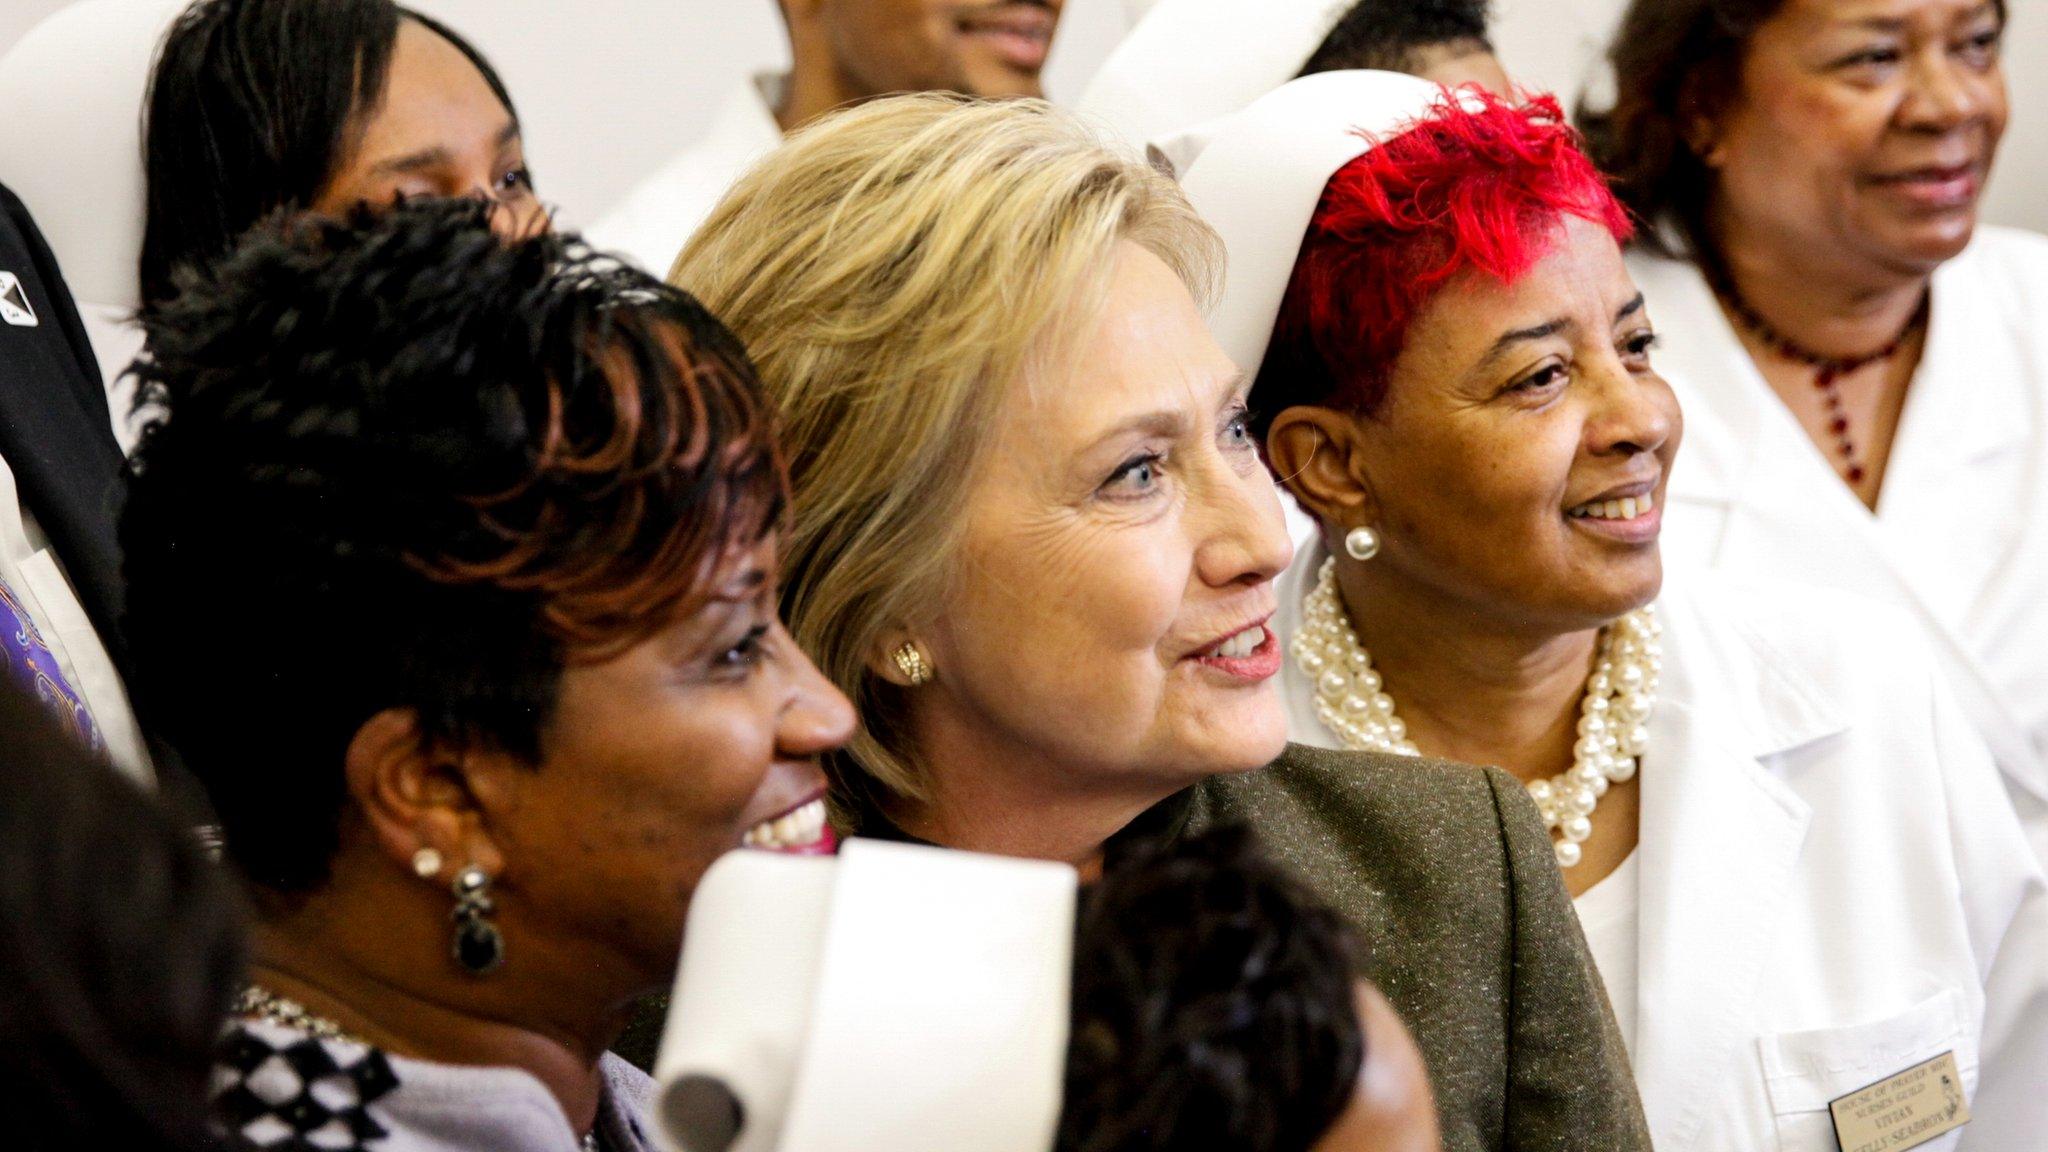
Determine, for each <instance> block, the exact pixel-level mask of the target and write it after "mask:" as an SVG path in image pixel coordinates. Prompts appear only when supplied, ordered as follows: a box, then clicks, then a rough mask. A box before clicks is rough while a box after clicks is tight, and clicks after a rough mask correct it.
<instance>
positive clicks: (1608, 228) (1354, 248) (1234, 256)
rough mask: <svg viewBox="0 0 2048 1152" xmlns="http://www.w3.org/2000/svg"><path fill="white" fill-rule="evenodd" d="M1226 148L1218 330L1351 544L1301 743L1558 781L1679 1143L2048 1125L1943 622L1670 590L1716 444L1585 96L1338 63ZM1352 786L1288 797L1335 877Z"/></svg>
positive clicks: (1341, 554)
mask: <svg viewBox="0 0 2048 1152" xmlns="http://www.w3.org/2000/svg"><path fill="white" fill-rule="evenodd" d="M1361 127H1363V128H1365V129H1366V130H1365V131H1361V130H1360V129H1361ZM1198 146H1199V147H1201V150H1200V152H1199V155H1198V157H1197V158H1196V159H1195V160H1194V161H1193V163H1192V165H1191V167H1190V168H1189V169H1188V171H1187V172H1186V174H1185V178H1184V183H1185V185H1186V187H1187V190H1188V193H1189V197H1190V199H1192V200H1193V201H1194V202H1195V204H1196V205H1197V207H1198V208H1199V209H1200V210H1202V211H1203V212H1204V214H1205V215H1206V216H1207V217H1208V218H1209V219H1210V221H1211V222H1212V223H1213V224H1215V225H1216V227H1217V229H1218V230H1219V231H1220V232H1221V233H1222V234H1223V236H1224V239H1225V242H1226V244H1227V245H1228V247H1229V250H1230V257H1231V282H1230V284H1229V286H1228V288H1227V289H1226V294H1225V300H1224V303H1223V304H1222V306H1221V307H1220V309H1219V310H1218V315H1217V317H1216V319H1215V325H1216V327H1217V329H1218V334H1219V336H1220V337H1221V338H1222V340H1223V343H1224V345H1225V348H1226V349H1227V350H1228V351H1230V352H1231V353H1232V354H1233V355H1234V356H1235V357H1236V358H1237V359H1238V361H1239V363H1240V364H1242V365H1245V366H1247V367H1256V368H1257V373H1258V374H1257V383H1256V385H1255V387H1254V390H1253V404H1254V407H1255V408H1257V409H1260V410H1263V411H1264V412H1266V413H1268V414H1269V417H1268V418H1267V419H1266V420H1265V421H1264V423H1263V424H1262V426H1261V429H1260V431H1261V433H1262V434H1263V436H1264V440H1265V444H1266V447H1267V450H1268V455H1269V460H1270V462H1271V464H1272V466H1273V467H1274V469H1275V470H1276V471H1277V472H1278V473H1279V475H1280V476H1281V477H1283V478H1284V480H1285V482H1286V484H1287V487H1288V488H1289V489H1290V490H1291V492H1292V493H1293V495H1294V496H1295V498H1296V499H1297V500H1299V501H1300V502H1301V504H1302V505H1303V506H1304V508H1305V509H1306V510H1307V511H1308V512H1309V513H1310V514H1311V515H1312V516H1313V517H1314V518H1315V519H1316V520H1317V521H1318V524H1319V526H1320V529H1321V541H1320V544H1319V545H1317V546H1312V547H1310V548H1307V549H1304V551H1303V554H1302V555H1301V556H1300V557H1299V558H1298V559H1297V561H1296V565H1295V567H1294V568H1293V569H1292V570H1291V571H1290V573H1289V575H1288V577H1286V578H1285V579H1283V581H1282V589H1281V593H1280V595H1281V615H1280V617H1278V618H1276V624H1279V625H1281V626H1282V628H1283V630H1284V633H1285V634H1286V635H1287V636H1288V639H1289V644H1290V654H1291V657H1292V660H1291V663H1290V667H1289V668H1288V669H1287V671H1286V672H1285V673H1284V674H1283V675H1284V691H1285V693H1286V694H1287V696H1288V698H1289V708H1290V733H1289V734H1290V736H1291V737H1292V739H1294V740H1296V741H1299V742H1302V743H1308V744H1316V745H1322V746H1325V747H1335V748H1372V749H1383V750H1394V751H1400V752H1406V753H1410V754H1414V753H1418V752H1420V753H1425V754H1427V755H1430V756H1434V757H1441V758H1446V759H1453V760H1464V761H1468V762H1472V763H1479V764H1495V765H1499V766H1501V767H1504V768H1506V769H1508V770H1509V771H1511V772H1513V773H1514V774H1515V775H1516V776H1518V777H1519V778H1521V779H1522V780H1523V781H1524V782H1525V783H1526V785H1527V787H1528V790H1529V792H1530V794H1531V795H1532V796H1533V797H1534V798H1535V799H1536V801H1537V803H1538V804H1539V806H1540V807H1541V808H1542V809H1543V812H1544V815H1545V818H1546V820H1547V822H1548V823H1549V824H1550V826H1551V828H1552V835H1553V838H1554V843H1555V850H1556V856H1557V862H1558V864H1559V865H1560V866H1561V867H1562V869H1563V875H1564V880H1565V883H1566V885H1567V887H1568V888H1569V890H1570V891H1571V893H1572V894H1573V896H1574V897H1575V902H1576V904H1577V906H1578V910H1579V914H1580V920H1581V923H1582V925H1583V927H1584V929H1585V932H1586V935H1587V937H1588V942H1589V943H1590V944H1591V946H1592V951H1593V955H1594V958H1595V960H1596V962H1597V964H1598V967H1599V969H1600V971H1601V974H1602V976H1603V977H1604V978H1605V980H1606V982H1607V986H1608V990H1609V993H1610V996H1611V1000H1612V1002H1613V1005H1614V1007H1615V1009H1616V1016H1617V1019H1618V1021H1619V1023H1620V1025H1621V1030H1622V1032H1623V1035H1624V1037H1625V1038H1626V1039H1627V1040H1628V1041H1629V1044H1630V1049H1631V1052H1632V1056H1633V1061H1632V1062H1633V1064H1634V1067H1635V1072H1636V1078H1637V1083H1638V1084H1639V1086H1640V1087H1641V1089H1642V1093H1643V1102H1644V1108H1645V1111H1646V1112H1647V1114H1648V1116H1649V1121H1650V1128H1651V1133H1652V1135H1653V1137H1654V1139H1655V1143H1656V1146H1657V1147H1658V1148H1659V1149H1663V1150H1691V1149H1699V1150H1705V1149H1726V1148H1755V1147H1765V1146H1769V1147H1776V1148H1787V1149H1812V1150H1815V1152H1819V1150H1820V1149H1832V1148H1834V1147H1835V1146H1836V1145H1835V1141H1836V1140H1837V1139H1838V1138H1840V1139H1841V1141H1842V1143H1843V1144H1844V1145H1845V1146H1855V1145H1854V1144H1852V1142H1851V1140H1850V1138H1849V1136H1850V1130H1849V1129H1846V1128H1845V1129H1843V1130H1841V1132H1839V1133H1838V1132H1837V1130H1836V1128H1835V1127H1834V1125H1833V1124H1832V1123H1831V1116H1830V1112H1829V1110H1828V1103H1829V1101H1831V1100H1835V1099H1837V1098H1840V1097H1843V1096H1845V1095H1847V1094H1850V1093H1853V1092H1856V1091H1857V1090H1859V1089H1862V1088H1864V1087H1866V1086H1867V1085H1870V1084H1872V1083H1873V1082H1876V1081H1881V1080H1885V1079H1886V1078H1888V1077H1891V1076H1893V1075H1894V1074H1897V1073H1901V1072H1907V1071H1909V1070H1915V1069H1926V1070H1927V1071H1926V1073H1925V1075H1926V1077H1927V1079H1928V1082H1929V1083H1930V1084H1932V1083H1940V1082H1944V1081H1942V1080H1941V1077H1944V1076H1945V1077H1947V1080H1946V1081H1945V1083H1946V1084H1948V1085H1951V1086H1953V1088H1954V1090H1955V1092H1954V1093H1953V1094H1952V1095H1956V1096H1958V1097H1967V1098H1968V1101H1969V1105H1970V1109H1971V1110H1972V1111H1973V1112H1974V1116H1975V1119H1974V1120H1973V1121H1971V1129H1970V1132H1971V1135H1969V1136H1965V1137H1958V1136H1953V1135H1951V1136H1941V1137H1940V1139H1939V1140H1938V1141H1937V1142H1936V1143H1933V1144H1930V1145H1928V1146H1929V1147H1940V1148H1952V1147H1956V1146H1957V1144H1956V1141H1957V1140H1958V1139H1959V1138H1960V1139H1964V1140H1975V1141H1978V1143H1977V1144H1976V1145H1975V1146H1978V1147H1985V1148H2017V1147H2021V1146H2023V1145H2025V1144H2028V1143H2029V1142H2030V1140H2031V1138H2029V1139H2026V1140H2023V1139H2020V1136H2019V1134H2020V1133H2022V1132H2031V1133H2034V1134H2036V1135H2038V1133H2039V1132H2041V1131H2048V1115H2044V1113H2043V1111H2042V1109H2043V1107H2044V1103H2043V1100H2042V1097H2043V1095H2044V1094H2043V1093H2041V1092H2040V1091H2039V1086H2040V1085H2041V1084H2042V1083H2044V1082H2048V1079H2044V1078H2048V885H2044V882H2043V879H2042V876H2041V874H2040V872H2039V870H2038V868H2037V866H2036V865H2034V863H2033V862H2032V859H2031V857H2030V854H2029V853H2028V851H2027V848H2026V843H2025V840H2024V837H2023V834H2022V832H2021V829H2020V825H2019V822H2018V819H2017V817H2016V816H2015V815H2014V813H2013V811H2012V808H2011V806H2010V805H2009V804H2008V803H2007V801H2006V799H2005V796H2004V794H2003V791H2002V789H2001V787H2000V784H1999V779H1998V775H1997V771H1996V769H1995V768H1994V767H1993V765H1992V763H1991V760H1990V757H1989V755H1988V753H1987V751H1986V749H1985V747H1984V745H1983V742H1982V741H1981V739H1980V738H1979V737H1978V736H1977V735H1976V733H1975V731H1974V729H1973V728H1972V727H1971V725H1970V724H1969V722H1968V721H1967V720H1966V719H1965V718H1964V717H1963V716H1962V714H1961V712H1960V710H1959V708H1958V707H1957V705H1956V704H1955V703H1954V701H1953V700H1952V699H1951V697H1950V695H1949V693H1948V691H1947V690H1946V688H1945V687H1944V686H1943V685H1941V684H1940V683H1938V682H1937V681H1936V679H1935V677H1934V675H1933V674H1932V672H1931V671H1930V669H1929V666H1928V662H1927V660H1926V659H1925V654H1924V652H1923V651H1922V647H1921V643H1920V641H1919V640H1918V639H1917V638H1916V635H1915V633H1914V632H1913V630H1912V628H1911V626H1910V624H1909V623H1907V622H1905V621H1903V620H1900V619H1897V618H1895V617H1893V616H1892V615H1888V614H1886V612H1885V611H1884V610H1882V609H1876V608H1873V607H1868V606H1864V607H1845V606H1844V605H1842V604H1841V602H1840V601H1839V599H1822V598H1815V597H1809V596H1807V595H1805V594H1803V593H1800V592H1797V591H1794V590H1791V589H1788V588H1785V587H1782V586H1771V585H1763V586H1737V585H1723V584H1718V583H1712V584H1710V583H1707V582H1706V581H1704V580H1703V581H1701V582H1700V583H1699V584H1697V585H1696V586H1692V587H1689V588H1686V589H1684V590H1682V591H1679V590H1674V591H1672V592H1670V593H1664V590H1663V588H1662V584H1663V572H1662V565H1661V560H1660V557H1659V552H1658V534H1659V528H1660V523H1661V521H1660V518H1661V515H1662V508H1663V504H1664V492H1665V485H1666V481H1667V478H1668V477H1669V475H1670V471H1671V468H1672V465H1673V463H1674V461H1675V459H1676V457H1677V454H1678V446H1679V440H1680V434H1681V430H1682V426H1683V422H1682V419H1681V414H1680V411H1679V408H1678V405H1677V403H1676V401H1675V400H1674V399H1673V395H1672V392H1671V390H1670V388H1668V387H1667V386H1666V385H1665V383H1664V381H1663V380H1662V379H1661V378H1659V377H1658V375H1657V374H1656V372H1655V370H1654V369H1653V368H1652V366H1651V360H1650V350H1651V348H1652V346H1653V345H1654V343H1655V335H1654V332H1653V330H1652V327H1651V324H1650V318H1649V316H1648V315H1647V314H1646V312H1645V309H1644V303H1643V297H1642V295H1641V293H1639V292H1638V291H1637V290H1636V288H1635V285H1634V284H1633V283H1632V282H1631V281H1630V278H1629V274H1628V271H1627V268H1626V267H1625V266H1624V264H1623V262H1622V253H1621V244H1622V242H1623V241H1624V240H1626V239H1627V238H1628V236H1629V224H1628V220H1627V217H1626V215H1625V214H1624V213H1623V211H1622V210H1621V208H1620V207H1619V206H1618V205H1617V203H1616V201H1615V200H1614V198H1613V197H1612V196H1611V195H1610V194H1609V192H1608V191H1607V188H1606V186H1605V185H1604V183H1603V182H1602V181H1601V179H1600V177H1599V175H1598V174H1597V173H1596V172H1595V171H1594V169H1593V167H1592V165H1591V163H1590V162H1589V161H1588V160H1587V159H1586V157H1585V156H1584V155H1583V154H1582V153H1581V152H1580V150H1579V147H1578V142H1577V138H1576V136H1575V135H1574V133H1573V132H1572V131H1571V129H1570V128H1569V127H1568V126H1567V125H1566V124H1565V122H1564V120H1563V116H1562V114H1561V112H1560V110H1559V109H1558V107H1557V106H1556V104H1555V103H1554V102H1552V101H1549V100H1535V101H1533V102H1531V103H1529V104H1527V105H1513V104H1509V103H1505V102H1502V101H1500V100H1498V99H1495V98H1491V97H1486V96H1483V95H1480V94H1478V93H1477V92H1475V91H1472V90H1465V91H1463V92H1461V93H1460V94H1458V95H1456V96H1446V95H1443V94H1441V92H1440V91H1439V90H1433V89H1426V88H1425V87H1417V86H1405V85H1401V84H1395V83H1393V78H1392V77H1385V76H1378V75H1375V74H1371V73H1350V74H1332V75H1328V76H1319V77H1312V78H1309V79H1307V80H1302V81H1297V82H1296V83H1295V84H1292V85H1289V86H1288V87H1286V88H1283V89H1281V90H1280V91H1279V92H1276V93H1274V94H1272V95H1270V96H1268V97H1266V98H1265V99H1264V100H1262V101H1260V102H1259V103H1258V104H1256V105H1254V106H1253V107H1252V108H1250V109H1248V110H1247V111H1246V112H1244V113H1242V114H1240V115H1239V116H1237V117H1235V118H1233V119H1231V120H1230V121H1227V122H1225V123H1224V124H1223V125H1221V126H1220V127H1218V128H1216V129H1213V130H1212V132H1211V133H1210V137H1209V139H1208V140H1207V141H1206V145H1205V146H1203V145H1202V142H1199V141H1198V142H1193V143H1190V144H1186V145H1185V146H1184V147H1183V148H1182V149H1181V150H1180V154H1182V155H1185V154H1187V153H1188V152H1190V151H1193V150H1194V148H1195V147H1198ZM1318 785H1319V782H1318V781H1315V780H1313V779H1281V780H1273V781H1270V782H1269V786H1270V787H1272V788H1274V789H1275V790H1277V791H1279V792H1281V793H1282V795H1281V796H1279V797H1277V798H1273V799H1271V800H1269V807H1270V806H1277V805H1279V804H1281V803H1283V802H1286V801H1287V800H1290V799H1292V800H1294V801H1296V804H1295V810H1296V811H1297V812H1298V813H1299V816H1298V820H1297V822H1298V825H1299V827H1298V828H1297V829H1296V832H1297V835H1296V836H1294V837H1293V838H1292V839H1293V843H1292V845H1291V849H1292V851H1293V853H1294V854H1295V856H1296V858H1297V859H1298V860H1299V861H1300V862H1302V863H1303V864H1304V865H1305V869H1306V870H1307V871H1308V872H1309V873H1310V874H1311V875H1320V876H1323V877H1325V878H1327V879H1329V880H1331V881H1333V882H1340V881H1341V877H1342V876H1343V874H1344V867H1345V863H1346V861H1347V860H1348V859H1350V858H1351V857H1353V856H1356V855H1360V854H1370V853H1372V852H1374V851H1375V845H1373V844H1372V843H1370V842H1369V841H1362V840H1361V839H1360V838H1358V837H1357V836H1356V835H1354V834H1353V832H1352V829H1351V828H1350V826H1349V824H1348V823H1347V820H1346V813H1345V812H1343V811H1342V810H1340V809H1339V808H1337V807H1335V806H1332V805H1329V804H1327V803H1323V802H1320V801H1319V800H1318V797H1319V796H1321V795H1325V794H1326V793H1319V792H1318ZM1273 826H1274V825H1273V823H1272V822H1271V821H1268V822H1267V829H1268V831H1269V834H1271V829H1272V828H1273ZM1331 896H1332V898H1333V899H1336V900H1338V901H1339V902H1340V903H1342V902H1344V901H1345V900H1347V899H1348V900H1351V901H1354V902H1355V901H1358V900H1361V899H1365V898H1367V897H1365V896H1364V895H1363V894H1357V893H1346V892H1343V891H1341V890H1338V891H1335V892H1332V893H1331ZM1873 1022H1875V1023H1873ZM1951 1061H1952V1062H1951ZM1934 1098H1935V1097H1934V1096H1933V1095H1930V1096H1928V1097H1926V1099H1934ZM1924 1111H1925V1110H1924V1109H1923V1113H1924ZM1961 1115H1962V1110H1961V1109H1960V1108H1959V1109H1958V1110H1957V1112H1956V1115H1955V1116H1948V1115H1946V1114H1944V1115H1943V1116H1942V1117H1940V1118H1937V1119H1933V1120H1930V1121H1928V1126H1927V1127H1923V1128H1921V1129H1919V1132H1920V1134H1921V1135H1924V1136H1928V1137H1935V1136H1939V1135H1940V1133H1942V1132H1944V1131H1947V1130H1948V1128H1947V1127H1943V1126H1944V1125H1947V1126H1948V1127H1953V1126H1954V1125H1953V1123H1952V1122H1953V1121H1955V1120H1957V1119H1958V1118H1959V1117H1960V1116H1961ZM1915 1122H1918V1121H1917V1120H1916V1121H1915Z"/></svg>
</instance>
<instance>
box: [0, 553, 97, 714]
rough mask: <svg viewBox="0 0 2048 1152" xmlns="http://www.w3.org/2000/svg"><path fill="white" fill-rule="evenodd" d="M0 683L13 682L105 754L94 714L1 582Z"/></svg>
mask: <svg viewBox="0 0 2048 1152" xmlns="http://www.w3.org/2000/svg"><path fill="white" fill-rule="evenodd" d="M0 679H4V680H11V681H13V682H14V683H15V685H16V686H18V687H19V688H21V689H23V690H25V691H27V692H29V693H30V694H31V695H33V696H34V697H35V698H36V699H38V700H41V701H42V702H43V704H44V706H45V707H47V708H49V709H50V711H51V712H53V713H54V714H55V715H56V717H57V723H59V724H60V725H62V726H63V727H64V729H65V730H66V731H68V732H70V733H71V735H72V736H73V737H74V738H76V739H77V740H78V742H79V743H81V744H83V745H85V746H86V747H87V748H88V749H91V750H92V751H94V752H103V751H105V750H106V745H105V744H104V742H102V741H101V739H100V729H99V725H97V724H95V723H93V720H92V712H91V710H89V709H87V708H86V706H85V700H84V699H83V698H82V697H80V696H79V694H78V692H77V690H76V689H74V688H72V687H71V685H70V684H69V683H68V682H67V681H65V679H64V671H63V669H61V668H59V667H58V666H57V658H56V657H55V656H54V655H52V654H51V653H50V646H49V645H47V644H45V643H43V636H42V633H40V632H38V631H36V626H35V622H34V621H32V620H30V619H29V616H28V609H26V608H24V607H22V606H21V601H20V600H18V599H16V598H15V595H14V590H13V589H12V588H9V587H8V586H7V584H6V582H5V581H0Z"/></svg>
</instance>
